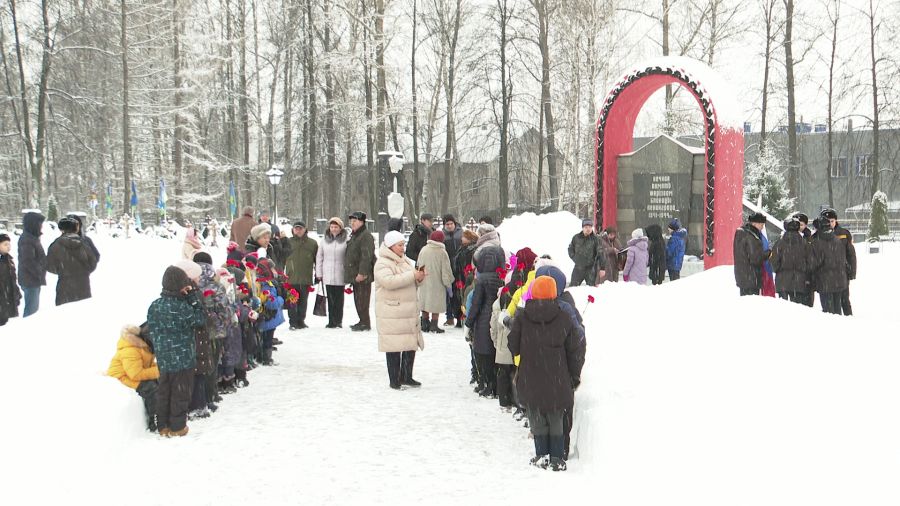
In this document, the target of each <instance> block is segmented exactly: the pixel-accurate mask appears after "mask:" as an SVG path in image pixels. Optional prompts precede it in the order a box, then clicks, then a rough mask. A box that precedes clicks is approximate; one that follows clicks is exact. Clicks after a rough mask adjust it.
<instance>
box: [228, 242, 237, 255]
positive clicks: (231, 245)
mask: <svg viewBox="0 0 900 506" xmlns="http://www.w3.org/2000/svg"><path fill="white" fill-rule="evenodd" d="M227 249H228V252H229V253H231V252H232V251H234V250H236V249H237V243H236V242H234V241H232V242H230V243H228V248H227Z"/></svg>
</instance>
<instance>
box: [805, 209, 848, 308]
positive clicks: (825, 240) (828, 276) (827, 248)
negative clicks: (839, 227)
mask: <svg viewBox="0 0 900 506" xmlns="http://www.w3.org/2000/svg"><path fill="white" fill-rule="evenodd" d="M823 218H824V219H822V220H820V222H819V226H818V228H817V229H816V234H815V235H814V236H813V237H814V239H813V241H812V244H811V246H810V250H811V251H810V264H809V270H810V272H812V277H813V283H814V284H815V285H816V291H817V292H819V302H820V303H821V304H822V311H823V312H825V313H832V314H844V315H846V316H850V314H851V313H849V312H844V308H843V307H842V304H841V294H842V293H843V291H844V290H847V288H848V287H849V286H850V278H849V271H848V267H847V249H846V248H845V247H844V244H842V242H841V239H839V238H838V237H837V235H836V234H835V232H834V229H833V228H832V226H831V222H830V221H829V220H828V218H827V217H823Z"/></svg>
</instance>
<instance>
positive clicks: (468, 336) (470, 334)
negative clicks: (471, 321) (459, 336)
mask: <svg viewBox="0 0 900 506" xmlns="http://www.w3.org/2000/svg"><path fill="white" fill-rule="evenodd" d="M466 342H467V343H469V344H472V343H474V342H475V336H474V334H473V332H472V329H471V328H467V329H466Z"/></svg>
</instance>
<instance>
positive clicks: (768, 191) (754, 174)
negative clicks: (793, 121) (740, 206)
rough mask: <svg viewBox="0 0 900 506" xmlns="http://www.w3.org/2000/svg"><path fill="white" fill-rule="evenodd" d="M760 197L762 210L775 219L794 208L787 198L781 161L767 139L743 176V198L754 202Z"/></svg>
mask: <svg viewBox="0 0 900 506" xmlns="http://www.w3.org/2000/svg"><path fill="white" fill-rule="evenodd" d="M760 196H761V197H762V208H763V210H765V211H766V212H767V213H769V214H771V215H772V216H775V217H777V218H784V217H785V216H787V215H788V214H789V213H790V212H791V209H793V207H794V199H793V198H790V197H788V188H787V183H785V180H784V176H782V175H781V160H779V159H778V154H777V153H776V150H775V145H774V143H773V142H772V141H771V140H769V139H767V140H765V141H764V142H763V144H761V145H760V146H759V153H758V155H757V157H756V161H755V162H753V163H751V164H750V165H749V166H748V167H747V173H746V175H745V176H744V198H746V199H747V200H749V201H751V202H756V201H757V199H758V198H759V197H760Z"/></svg>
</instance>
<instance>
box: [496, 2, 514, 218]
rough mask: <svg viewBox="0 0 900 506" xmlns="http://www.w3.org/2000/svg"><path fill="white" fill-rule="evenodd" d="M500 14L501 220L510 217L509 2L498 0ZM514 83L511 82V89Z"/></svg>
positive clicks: (499, 162) (499, 161) (510, 92)
mask: <svg viewBox="0 0 900 506" xmlns="http://www.w3.org/2000/svg"><path fill="white" fill-rule="evenodd" d="M497 8H498V9H499V14H500V101H501V103H500V157H499V159H498V165H499V167H498V174H497V177H498V179H499V181H498V183H499V186H500V220H501V221H502V220H503V219H504V218H506V217H507V216H508V215H509V109H510V105H511V104H510V102H511V100H512V90H511V89H509V88H508V87H507V82H508V81H509V76H508V75H507V74H506V70H507V69H506V43H507V40H508V39H507V36H506V28H507V24H508V23H509V6H508V5H507V0H497ZM511 85H512V83H511V82H509V86H510V87H511Z"/></svg>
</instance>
